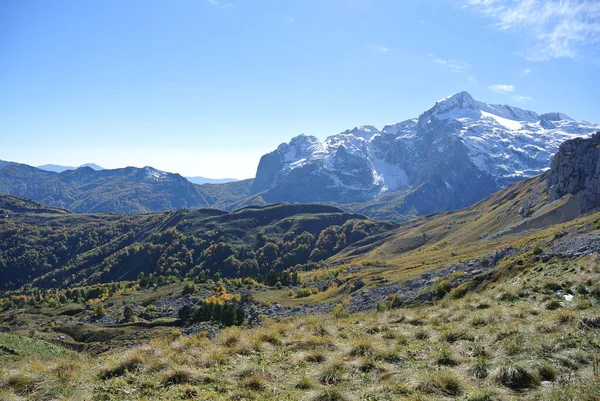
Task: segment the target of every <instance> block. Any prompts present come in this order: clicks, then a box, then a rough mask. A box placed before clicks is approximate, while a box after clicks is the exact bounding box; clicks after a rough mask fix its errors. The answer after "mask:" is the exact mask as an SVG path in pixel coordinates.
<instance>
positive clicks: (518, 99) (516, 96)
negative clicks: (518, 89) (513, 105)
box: [512, 95, 533, 103]
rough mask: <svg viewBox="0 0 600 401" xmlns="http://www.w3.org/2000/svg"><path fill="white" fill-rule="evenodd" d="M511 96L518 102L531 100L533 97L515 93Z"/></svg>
mask: <svg viewBox="0 0 600 401" xmlns="http://www.w3.org/2000/svg"><path fill="white" fill-rule="evenodd" d="M512 98H513V100H514V101H515V102H519V103H524V102H531V101H532V100H533V98H532V97H530V96H522V95H515V96H513V97H512Z"/></svg>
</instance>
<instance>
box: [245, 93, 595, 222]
mask: <svg viewBox="0 0 600 401" xmlns="http://www.w3.org/2000/svg"><path fill="white" fill-rule="evenodd" d="M598 130H600V125H597V124H592V123H588V122H583V121H575V120H573V119H571V118H569V117H568V116H566V115H565V114H562V113H546V114H538V113H536V112H533V111H528V110H523V109H520V108H517V107H512V106H504V105H493V104H487V103H483V102H479V101H476V100H475V99H473V97H471V95H470V94H469V93H467V92H460V93H457V94H455V95H452V96H449V97H447V98H445V99H442V100H440V101H438V102H436V104H435V105H434V106H433V107H432V108H431V109H429V110H427V111H426V112H424V113H423V114H421V116H420V117H419V118H415V119H410V120H406V121H403V122H401V123H398V124H391V125H386V126H385V127H383V129H382V130H381V131H379V130H377V129H376V128H375V127H373V126H370V125H364V126H360V127H356V128H354V129H352V130H347V131H344V132H342V133H340V134H337V135H332V136H330V137H328V138H327V139H326V140H325V141H323V142H321V141H319V140H318V139H317V138H316V137H314V136H310V135H299V136H297V137H295V138H293V139H292V140H291V141H290V142H289V143H283V144H281V145H280V146H279V147H278V148H277V150H275V151H273V152H271V153H269V154H266V155H264V156H263V157H262V158H261V161H260V164H259V166H258V170H257V173H256V179H255V181H254V184H253V188H252V191H253V193H255V194H259V193H260V194H261V196H262V197H263V199H265V201H267V202H282V201H286V202H341V203H351V202H364V201H369V200H372V199H374V198H377V197H378V196H382V195H384V194H385V193H388V192H392V191H399V192H398V196H401V197H403V201H402V209H403V211H404V212H406V213H409V212H417V213H430V212H435V211H440V210H451V209H456V208H461V207H465V206H468V205H470V204H472V203H474V202H476V201H478V200H480V199H482V198H484V197H485V196H487V195H489V194H491V193H492V192H494V191H495V190H497V189H498V188H500V187H502V186H505V185H507V184H509V183H511V182H514V181H517V180H520V179H523V178H527V177H532V176H534V175H537V174H539V173H541V172H543V171H544V170H546V169H547V168H548V167H549V166H550V162H551V158H552V156H553V155H554V153H555V152H556V151H557V150H558V148H559V145H560V144H561V143H562V142H564V141H565V140H568V139H572V138H575V137H580V136H587V135H589V134H591V133H593V132H595V131H598Z"/></svg>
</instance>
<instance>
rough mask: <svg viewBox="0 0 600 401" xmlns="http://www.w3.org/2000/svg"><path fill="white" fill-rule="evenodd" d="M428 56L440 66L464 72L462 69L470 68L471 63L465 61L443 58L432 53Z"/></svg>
mask: <svg viewBox="0 0 600 401" xmlns="http://www.w3.org/2000/svg"><path fill="white" fill-rule="evenodd" d="M429 58H430V59H431V61H432V62H434V63H436V64H439V65H441V66H444V67H446V68H449V69H450V70H452V71H454V72H464V71H466V70H468V69H469V68H471V65H470V64H469V63H467V62H466V61H460V60H451V59H443V58H439V57H435V56H434V55H433V54H430V55H429Z"/></svg>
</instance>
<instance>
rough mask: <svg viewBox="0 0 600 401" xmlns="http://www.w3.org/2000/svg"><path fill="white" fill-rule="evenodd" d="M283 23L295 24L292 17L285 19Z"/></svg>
mask: <svg viewBox="0 0 600 401" xmlns="http://www.w3.org/2000/svg"><path fill="white" fill-rule="evenodd" d="M285 22H290V23H291V22H296V20H295V19H294V18H292V17H285Z"/></svg>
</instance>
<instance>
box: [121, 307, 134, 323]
mask: <svg viewBox="0 0 600 401" xmlns="http://www.w3.org/2000/svg"><path fill="white" fill-rule="evenodd" d="M134 317H135V314H134V312H133V308H132V307H131V306H129V305H126V306H125V308H123V319H124V320H125V321H126V322H131V321H133V319H134Z"/></svg>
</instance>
